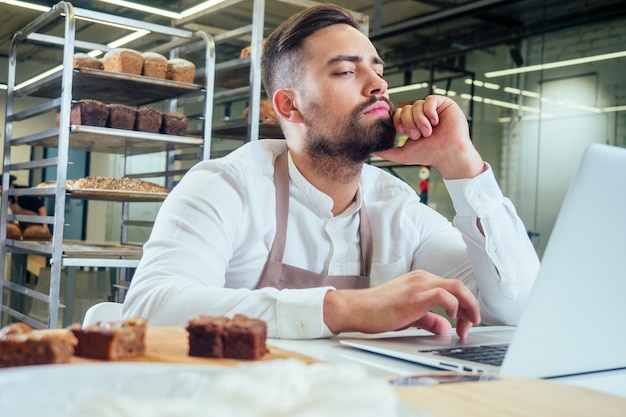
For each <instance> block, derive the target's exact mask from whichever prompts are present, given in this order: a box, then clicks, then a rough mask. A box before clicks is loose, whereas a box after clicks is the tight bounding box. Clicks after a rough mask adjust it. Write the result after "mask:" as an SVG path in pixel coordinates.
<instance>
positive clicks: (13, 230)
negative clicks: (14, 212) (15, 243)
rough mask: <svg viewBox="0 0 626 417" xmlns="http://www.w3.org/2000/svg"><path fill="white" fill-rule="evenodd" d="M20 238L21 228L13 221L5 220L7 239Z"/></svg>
mask: <svg viewBox="0 0 626 417" xmlns="http://www.w3.org/2000/svg"><path fill="white" fill-rule="evenodd" d="M21 238H22V229H20V227H19V226H18V225H17V224H15V223H13V222H7V239H13V240H20V239H21Z"/></svg>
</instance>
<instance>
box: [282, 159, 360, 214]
mask: <svg viewBox="0 0 626 417" xmlns="http://www.w3.org/2000/svg"><path fill="white" fill-rule="evenodd" d="M287 156H288V158H287V161H288V166H289V178H290V180H291V183H292V184H293V185H295V186H296V187H297V188H299V189H300V190H301V191H302V192H303V193H304V194H305V195H306V196H307V197H308V198H310V199H311V200H312V201H313V202H314V204H316V205H317V207H318V209H321V210H322V212H323V213H324V215H328V213H332V209H333V199H332V198H330V197H329V196H328V195H327V194H324V193H323V192H321V191H320V190H318V189H317V188H315V187H314V186H313V184H311V183H310V182H309V181H307V179H306V178H304V176H303V175H302V173H301V172H300V171H299V170H298V168H297V167H296V164H295V163H294V162H293V159H292V158H291V152H288V153H287ZM361 204H362V199H361V186H360V185H359V188H358V189H357V193H356V198H355V199H354V200H353V201H352V204H350V205H349V206H348V208H346V209H345V210H344V211H343V213H341V214H340V215H339V217H343V216H351V215H353V214H354V213H356V212H357V211H359V210H360V209H361Z"/></svg>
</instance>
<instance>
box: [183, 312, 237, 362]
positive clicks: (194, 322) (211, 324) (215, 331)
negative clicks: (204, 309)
mask: <svg viewBox="0 0 626 417" xmlns="http://www.w3.org/2000/svg"><path fill="white" fill-rule="evenodd" d="M227 322H228V318H226V317H211V316H203V315H199V316H197V317H194V318H192V319H191V320H189V322H188V323H187V332H188V333H189V356H200V357H205V358H223V357H224V343H223V342H224V327H225V326H226V323H227Z"/></svg>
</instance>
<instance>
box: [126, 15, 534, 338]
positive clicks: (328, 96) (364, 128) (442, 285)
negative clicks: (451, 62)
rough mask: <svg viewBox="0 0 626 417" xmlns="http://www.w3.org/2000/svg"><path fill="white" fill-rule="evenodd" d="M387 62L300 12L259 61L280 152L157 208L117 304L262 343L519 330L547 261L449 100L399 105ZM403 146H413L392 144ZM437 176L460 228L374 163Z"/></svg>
mask: <svg viewBox="0 0 626 417" xmlns="http://www.w3.org/2000/svg"><path fill="white" fill-rule="evenodd" d="M383 71H384V63H383V61H382V60H381V58H380V57H379V55H378V53H377V51H376V48H375V47H374V46H373V44H372V43H371V42H370V40H369V39H368V38H367V37H366V36H365V35H364V34H362V33H361V32H360V31H359V30H358V27H357V24H356V23H355V21H354V19H353V18H352V16H351V15H350V14H349V13H348V12H347V11H346V10H344V9H342V8H340V7H337V6H333V5H321V6H314V7H312V8H308V9H306V10H304V11H302V12H301V13H298V14H297V15H294V16H292V17H291V18H290V19H288V20H287V21H285V22H284V23H283V24H282V25H280V26H279V27H278V28H277V29H276V30H275V31H274V32H273V33H272V34H271V35H270V36H269V37H268V39H267V41H266V42H265V46H264V49H263V54H262V73H263V83H264V87H265V92H266V93H267V95H268V97H270V99H271V101H272V104H273V107H274V109H275V111H276V114H277V117H278V120H279V123H280V126H281V128H282V131H283V133H284V136H285V139H284V140H259V141H253V142H250V143H248V144H245V145H243V146H242V147H240V148H239V149H237V150H236V151H234V152H232V153H231V154H229V155H228V156H226V157H224V158H220V159H215V160H208V161H203V162H200V163H199V164H197V165H196V166H195V167H194V168H192V169H191V170H190V171H188V173H187V174H186V175H185V176H184V177H183V179H182V180H181V181H180V183H179V184H178V185H177V186H176V187H175V188H174V189H173V190H172V192H171V193H170V195H169V196H168V198H167V199H166V201H165V202H164V204H163V206H162V208H161V210H160V212H159V214H158V216H157V219H156V222H155V225H154V228H153V231H152V234H151V236H150V239H149V240H148V242H147V243H146V244H145V246H144V252H143V257H142V259H141V262H140V265H139V267H138V268H137V271H136V274H135V276H134V277H133V279H132V282H131V286H130V289H129V291H128V294H127V296H126V299H125V301H124V306H123V314H124V316H126V317H131V316H142V317H146V318H148V319H149V320H150V322H151V324H153V325H184V324H185V323H186V322H187V320H189V319H190V318H191V317H193V316H195V315H197V314H206V315H212V316H222V315H225V316H232V315H234V314H237V313H241V314H245V315H248V316H252V317H257V318H260V319H262V320H264V321H265V322H266V323H267V325H268V337H275V338H295V339H304V338H320V337H328V336H331V335H333V334H337V333H341V332H344V331H361V332H366V333H377V332H384V331H390V330H397V329H402V328H406V327H409V326H418V327H421V328H424V329H426V330H429V331H431V332H433V333H437V334H441V333H448V332H450V331H451V330H452V328H451V324H450V321H448V320H447V319H446V318H444V317H443V316H441V315H438V314H435V313H433V312H432V310H433V309H434V308H436V307H439V308H441V309H443V310H444V311H445V312H446V314H447V316H448V317H449V318H451V319H454V321H455V323H456V332H457V333H458V335H459V336H460V337H466V335H467V332H468V330H469V328H470V327H471V326H472V325H473V324H477V323H480V322H485V323H489V324H508V325H515V324H516V323H517V321H518V320H519V318H520V315H521V313H522V310H523V309H524V307H525V305H526V302H527V300H528V295H529V293H530V290H531V288H532V286H533V283H534V279H535V276H536V274H537V271H538V268H539V261H538V258H537V255H536V253H535V250H534V248H533V247H532V245H531V242H530V240H529V239H528V236H527V234H526V228H525V227H524V225H523V224H522V221H521V220H520V219H519V217H518V216H517V214H516V211H515V208H514V207H513V205H512V203H511V201H510V200H508V199H507V198H505V197H504V196H503V195H502V192H501V190H500V188H499V187H498V185H497V183H496V181H495V178H494V175H493V172H492V170H491V168H490V166H489V165H488V164H486V163H485V162H484V161H483V159H482V158H481V156H480V155H479V153H478V152H477V151H476V149H475V148H474V146H473V145H472V142H471V140H470V137H469V131H468V125H467V120H466V118H465V115H464V114H463V112H462V111H461V109H460V108H459V106H458V105H457V104H456V103H454V102H453V101H452V100H451V99H449V98H446V97H439V96H429V97H426V98H425V99H424V100H417V101H415V102H414V103H413V104H412V105H408V106H404V107H403V108H400V109H393V105H392V103H391V102H390V101H389V96H388V92H387V83H386V81H385V80H384V77H383V75H384V74H383ZM396 134H401V135H407V137H408V138H407V140H406V142H405V144H404V145H403V146H395V144H394V139H395V137H396ZM373 153H374V154H377V155H379V156H381V157H383V158H385V159H389V160H393V161H396V162H399V163H404V164H411V165H427V166H430V167H433V168H435V169H437V170H439V171H440V173H441V174H442V176H443V178H444V182H445V184H446V187H447V188H448V191H449V193H450V196H451V198H452V200H453V203H454V207H455V210H456V216H455V218H454V223H450V222H449V221H448V220H447V219H446V218H445V217H443V216H442V215H440V214H438V213H437V212H435V211H434V210H433V209H431V208H430V207H428V206H427V205H425V204H420V200H419V196H418V195H417V193H416V192H415V190H413V189H412V188H411V187H410V186H409V185H407V184H406V183H404V182H402V181H401V180H399V179H397V178H395V177H393V176H392V175H390V174H388V173H386V172H385V171H383V170H381V169H378V168H376V167H373V166H371V165H369V164H366V162H367V160H368V158H369V157H370V155H371V154H373Z"/></svg>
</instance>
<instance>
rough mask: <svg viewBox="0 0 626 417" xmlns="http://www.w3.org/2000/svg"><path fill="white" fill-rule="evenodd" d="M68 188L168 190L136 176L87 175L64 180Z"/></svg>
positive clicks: (50, 184)
mask: <svg viewBox="0 0 626 417" xmlns="http://www.w3.org/2000/svg"><path fill="white" fill-rule="evenodd" d="M56 183H57V182H56V180H51V181H46V182H42V183H40V184H37V186H36V188H44V187H54V186H56ZM65 188H66V189H68V190H70V191H71V190H113V191H140V192H144V193H167V192H169V190H168V189H167V188H165V187H163V186H162V185H159V184H155V183H153V182H149V181H144V180H140V179H138V178H128V177H122V178H111V177H99V176H88V177H85V178H78V179H70V180H67V181H66V182H65Z"/></svg>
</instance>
